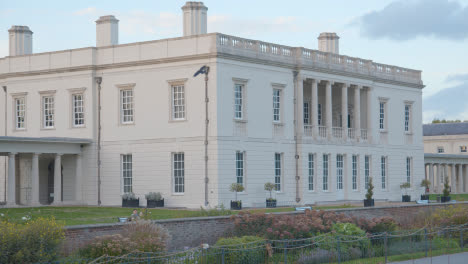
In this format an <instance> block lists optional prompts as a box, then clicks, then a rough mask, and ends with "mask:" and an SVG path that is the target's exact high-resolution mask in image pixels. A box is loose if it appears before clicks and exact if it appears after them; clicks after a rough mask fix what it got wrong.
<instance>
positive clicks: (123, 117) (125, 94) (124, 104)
mask: <svg viewBox="0 0 468 264" xmlns="http://www.w3.org/2000/svg"><path fill="white" fill-rule="evenodd" d="M120 122H121V123H122V124H131V123H133V90H132V89H125V90H120Z"/></svg>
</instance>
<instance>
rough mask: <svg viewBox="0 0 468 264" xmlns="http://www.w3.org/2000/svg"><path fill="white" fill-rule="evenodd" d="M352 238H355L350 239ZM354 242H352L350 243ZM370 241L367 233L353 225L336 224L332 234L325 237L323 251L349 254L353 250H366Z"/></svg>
mask: <svg viewBox="0 0 468 264" xmlns="http://www.w3.org/2000/svg"><path fill="white" fill-rule="evenodd" d="M349 236H352V237H353V238H352V239H351V238H349ZM350 240H352V242H350ZM369 246H370V240H369V239H368V238H367V236H366V232H365V231H364V230H362V229H360V228H359V227H357V226H356V225H355V224H352V223H335V224H333V226H332V228H331V232H330V233H327V234H325V235H324V240H323V245H321V246H320V248H321V249H325V250H335V251H338V250H340V251H341V252H348V251H349V250H350V249H351V248H358V249H361V250H362V249H366V248H368V247H369Z"/></svg>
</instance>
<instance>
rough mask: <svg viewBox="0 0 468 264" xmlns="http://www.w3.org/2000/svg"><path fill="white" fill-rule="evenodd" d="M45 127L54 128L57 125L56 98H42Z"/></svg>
mask: <svg viewBox="0 0 468 264" xmlns="http://www.w3.org/2000/svg"><path fill="white" fill-rule="evenodd" d="M42 111H43V122H44V123H43V126H44V128H53V127H54V125H55V123H54V119H55V109H54V97H53V96H44V97H42Z"/></svg>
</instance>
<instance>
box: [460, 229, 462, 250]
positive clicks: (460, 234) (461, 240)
mask: <svg viewBox="0 0 468 264" xmlns="http://www.w3.org/2000/svg"><path fill="white" fill-rule="evenodd" d="M460 248H461V249H462V252H463V228H462V227H461V229H460Z"/></svg>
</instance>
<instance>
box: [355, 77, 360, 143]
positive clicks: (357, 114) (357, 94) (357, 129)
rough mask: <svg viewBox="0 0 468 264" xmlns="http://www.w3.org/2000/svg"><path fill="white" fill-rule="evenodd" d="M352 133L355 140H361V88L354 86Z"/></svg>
mask: <svg viewBox="0 0 468 264" xmlns="http://www.w3.org/2000/svg"><path fill="white" fill-rule="evenodd" d="M354 131H355V132H354V133H355V134H356V139H357V140H359V139H360V138H361V86H360V85H356V89H354Z"/></svg>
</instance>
